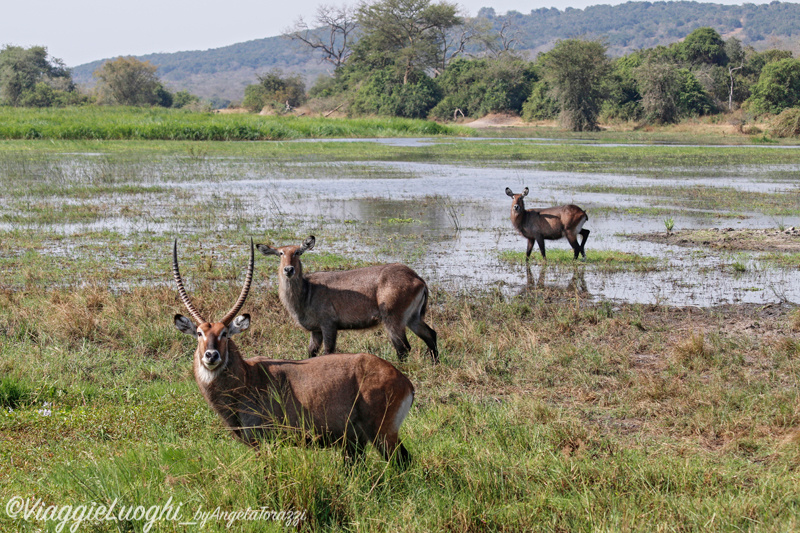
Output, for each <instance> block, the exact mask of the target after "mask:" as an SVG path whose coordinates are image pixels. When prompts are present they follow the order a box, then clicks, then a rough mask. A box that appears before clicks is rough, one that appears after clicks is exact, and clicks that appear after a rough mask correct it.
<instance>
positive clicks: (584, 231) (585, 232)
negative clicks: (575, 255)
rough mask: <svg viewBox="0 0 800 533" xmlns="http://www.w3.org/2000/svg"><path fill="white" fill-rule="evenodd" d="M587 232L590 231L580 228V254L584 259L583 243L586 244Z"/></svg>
mask: <svg viewBox="0 0 800 533" xmlns="http://www.w3.org/2000/svg"><path fill="white" fill-rule="evenodd" d="M589 233H590V231H589V230H588V229H586V228H583V229H582V230H581V236H582V237H583V239H582V240H581V254H582V255H583V258H584V259H586V250H584V248H583V245H584V244H586V239H588V238H589Z"/></svg>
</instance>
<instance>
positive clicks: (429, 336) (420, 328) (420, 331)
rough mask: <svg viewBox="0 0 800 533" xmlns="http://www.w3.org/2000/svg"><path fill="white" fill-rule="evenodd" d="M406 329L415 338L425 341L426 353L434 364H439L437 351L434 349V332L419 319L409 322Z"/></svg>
mask: <svg viewBox="0 0 800 533" xmlns="http://www.w3.org/2000/svg"><path fill="white" fill-rule="evenodd" d="M408 327H409V328H410V329H411V331H413V332H414V333H415V334H416V336H417V337H419V338H420V339H422V340H423V341H425V344H427V345H428V353H430V356H431V359H432V360H433V362H434V363H438V362H439V349H438V348H437V347H436V331H434V329H433V328H432V327H430V326H429V325H428V324H426V323H425V322H424V321H423V320H422V319H421V318H419V319H417V320H414V321H412V322H409V324H408Z"/></svg>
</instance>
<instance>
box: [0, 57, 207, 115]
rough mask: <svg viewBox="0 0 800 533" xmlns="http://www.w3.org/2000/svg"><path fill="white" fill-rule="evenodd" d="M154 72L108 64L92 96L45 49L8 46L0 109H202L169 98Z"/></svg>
mask: <svg viewBox="0 0 800 533" xmlns="http://www.w3.org/2000/svg"><path fill="white" fill-rule="evenodd" d="M157 70H158V67H156V66H155V65H152V64H150V62H148V61H140V60H138V59H136V58H135V57H118V58H116V59H114V60H110V61H106V62H105V63H103V64H102V65H101V66H100V67H99V68H98V69H97V70H95V73H94V76H95V78H97V81H98V83H97V85H96V86H95V88H94V89H93V90H92V91H91V93H83V92H81V91H80V90H79V89H78V87H77V85H76V84H75V83H74V81H73V80H72V73H71V72H70V70H69V69H68V68H66V67H65V66H64V62H63V61H62V60H60V59H58V58H53V57H50V56H49V54H48V53H47V49H46V48H45V47H43V46H31V47H30V48H23V47H21V46H13V45H6V46H4V47H3V48H2V49H0V104H2V105H6V106H13V107H63V106H69V105H86V104H98V105H132V106H161V107H187V106H189V107H195V108H197V109H200V108H203V107H205V105H204V104H203V103H202V102H201V101H200V98H198V97H197V96H194V95H192V94H189V93H188V92H187V91H178V92H175V93H173V92H171V91H169V90H168V89H167V88H166V87H164V84H163V83H161V80H160V79H159V78H158V75H157V74H156V71H157Z"/></svg>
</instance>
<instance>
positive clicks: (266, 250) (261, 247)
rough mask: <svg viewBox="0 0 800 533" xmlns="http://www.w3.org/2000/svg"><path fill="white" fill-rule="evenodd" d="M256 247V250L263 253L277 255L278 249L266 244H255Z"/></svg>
mask: <svg viewBox="0 0 800 533" xmlns="http://www.w3.org/2000/svg"><path fill="white" fill-rule="evenodd" d="M256 248H258V251H259V252H261V253H262V254H264V255H279V254H278V250H276V249H275V248H272V247H271V246H269V245H267V244H256Z"/></svg>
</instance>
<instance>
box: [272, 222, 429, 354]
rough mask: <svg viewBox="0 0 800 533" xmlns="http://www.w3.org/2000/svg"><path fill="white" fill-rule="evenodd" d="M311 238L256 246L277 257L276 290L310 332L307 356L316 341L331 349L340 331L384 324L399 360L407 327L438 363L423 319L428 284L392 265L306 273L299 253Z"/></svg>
mask: <svg viewBox="0 0 800 533" xmlns="http://www.w3.org/2000/svg"><path fill="white" fill-rule="evenodd" d="M314 242H315V239H314V236H313V235H311V236H310V237H308V238H307V239H306V240H305V241H303V244H302V246H283V247H281V248H272V247H270V246H267V245H266V244H259V245H257V248H258V250H259V251H260V252H261V253H262V254H264V255H277V256H278V257H280V259H281V263H280V267H279V268H278V294H279V295H280V299H281V302H282V303H283V306H284V307H285V308H286V310H287V311H288V312H289V314H290V315H292V318H294V320H295V322H297V324H298V325H299V326H300V327H302V328H303V329H305V330H307V331H310V332H311V340H310V342H309V344H308V354H309V356H311V357H313V356H315V355H316V354H317V351H319V348H320V345H323V353H326V354H328V353H333V352H334V351H335V350H336V333H337V331H338V330H340V329H364V328H370V327H373V326H377V325H378V324H380V323H383V325H384V327H385V328H386V332H387V333H388V334H389V339H390V340H391V341H392V345H394V349H395V350H396V351H397V357H398V358H399V359H400V360H401V361H404V360H405V358H406V356H407V355H408V351H409V350H410V349H411V345H410V344H409V343H408V338H407V337H406V328H410V329H411V331H413V332H414V333H416V334H417V336H419V338H421V339H422V340H423V341H425V344H427V345H428V351H429V353H430V355H431V358H432V359H433V362H434V363H436V362H438V361H439V350H438V349H437V347H436V332H435V331H434V330H433V328H431V327H430V326H428V324H426V323H425V321H424V318H425V311H426V309H427V306H428V286H427V285H426V284H425V281H424V280H423V279H422V278H421V277H419V276H418V275H417V273H416V272H414V271H413V270H411V269H410V268H408V267H407V266H405V265H401V264H398V263H393V264H390V265H378V266H371V267H365V268H357V269H354V270H344V271H340V272H314V273H312V274H308V275H304V274H303V264H302V263H301V262H300V256H301V255H302V254H303V253H304V252H307V251H308V250H311V249H312V248H313V247H314Z"/></svg>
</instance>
